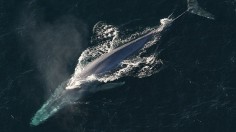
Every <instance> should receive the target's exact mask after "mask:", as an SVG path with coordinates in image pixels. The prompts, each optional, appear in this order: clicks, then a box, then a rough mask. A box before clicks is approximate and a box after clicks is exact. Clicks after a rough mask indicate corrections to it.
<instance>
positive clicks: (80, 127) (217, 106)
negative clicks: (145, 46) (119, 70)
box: [0, 0, 236, 132]
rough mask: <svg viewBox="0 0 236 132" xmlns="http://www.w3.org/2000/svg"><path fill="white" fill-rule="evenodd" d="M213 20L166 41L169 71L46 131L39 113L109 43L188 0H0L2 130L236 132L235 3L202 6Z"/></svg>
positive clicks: (85, 104)
mask: <svg viewBox="0 0 236 132" xmlns="http://www.w3.org/2000/svg"><path fill="white" fill-rule="evenodd" d="M198 2H199V4H200V5H201V7H202V8H204V9H206V10H207V11H209V12H211V13H212V14H213V15H214V16H215V20H210V19H206V18H202V17H199V16H196V15H193V14H189V13H188V14H185V15H184V16H183V17H181V18H179V19H178V20H177V21H175V23H174V24H173V25H172V26H170V27H169V28H168V30H167V31H166V32H165V33H164V34H162V36H161V39H160V41H158V42H157V44H156V45H158V51H159V54H158V57H159V59H160V60H162V62H163V65H164V68H163V69H162V70H160V71H159V72H158V73H155V74H153V75H152V76H149V77H145V78H137V77H132V76H128V77H123V78H120V79H119V80H118V81H125V82H126V84H125V85H124V86H122V87H119V88H115V89H111V90H107V91H101V92H98V93H95V94H93V95H90V96H89V97H87V98H86V99H84V100H82V101H80V102H78V103H77V104H74V105H71V106H67V107H65V108H63V109H62V110H60V111H59V112H58V113H56V114H55V115H54V116H52V117H51V118H49V119H48V120H47V121H46V122H44V123H42V124H41V125H39V126H31V125H30V121H31V118H32V117H33V115H34V114H35V112H36V111H37V110H38V109H39V108H40V107H41V106H42V105H43V103H44V102H45V101H46V100H47V99H48V98H49V97H50V95H51V94H52V93H53V91H54V90H55V88H56V87H57V86H58V85H60V84H61V82H63V81H65V80H66V79H68V78H70V77H71V75H72V74H73V72H74V69H75V67H76V65H77V62H78V58H79V57H80V55H81V53H82V52H83V51H84V50H85V49H86V48H88V47H93V46H96V45H97V44H99V43H100V42H101V41H102V40H101V39H98V38H94V37H95V35H94V32H93V30H94V25H96V24H97V23H98V22H102V23H105V24H107V25H112V27H116V28H117V29H119V33H120V36H122V37H123V38H125V37H127V36H130V35H131V34H132V33H135V32H142V31H143V30H145V29H147V28H152V27H154V26H157V25H160V19H162V18H165V17H168V16H169V15H171V14H172V13H173V15H172V16H173V17H175V16H178V15H179V14H181V13H182V12H183V11H185V10H186V9H187V7H186V0H146V1H145V0H60V1H59V0H0V132H235V131H236V1H235V0H198Z"/></svg>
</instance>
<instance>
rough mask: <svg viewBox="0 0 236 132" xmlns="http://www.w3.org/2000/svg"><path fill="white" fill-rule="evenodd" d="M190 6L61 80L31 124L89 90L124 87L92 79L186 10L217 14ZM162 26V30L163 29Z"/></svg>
mask: <svg viewBox="0 0 236 132" xmlns="http://www.w3.org/2000/svg"><path fill="white" fill-rule="evenodd" d="M187 5H188V8H187V10H186V11H184V12H183V13H182V14H180V15H179V16H177V17H175V18H173V19H170V18H164V19H161V20H160V23H161V25H160V26H159V28H157V30H152V31H150V32H148V33H146V34H144V35H143V36H141V37H139V38H136V39H134V40H132V41H130V42H128V43H126V44H123V45H122V46H120V47H117V48H115V49H113V50H111V51H110V52H108V53H105V54H103V55H101V56H100V57H98V58H97V59H95V60H93V61H92V62H90V63H89V64H87V65H86V66H85V67H84V68H83V69H82V70H81V72H80V73H79V74H78V75H77V76H76V80H77V81H73V80H74V79H68V80H66V81H64V82H62V83H61V85H59V86H58V88H56V89H55V91H54V93H53V94H52V95H51V96H50V98H49V99H48V100H47V101H46V102H45V103H44V104H43V106H42V107H41V108H40V109H39V110H38V111H37V112H36V113H35V114H34V116H33V117H32V119H31V122H30V125H32V126H37V125H39V124H41V123H43V122H45V121H46V120H47V119H48V118H49V117H51V116H53V115H54V114H55V113H57V112H58V111H59V110H60V109H62V108H64V107H65V106H67V105H71V104H76V102H77V101H78V100H80V99H82V98H84V97H86V96H87V95H88V94H91V93H95V92H98V91H102V90H108V89H112V88H116V87H120V86H122V85H124V84H125V82H109V83H101V82H99V81H98V80H96V79H95V80H91V79H88V78H90V77H93V76H96V77H101V76H104V75H105V74H107V73H110V72H114V71H115V70H116V68H117V67H119V66H120V64H121V62H122V61H123V60H124V59H126V58H129V57H131V56H133V55H135V54H136V53H138V51H139V50H140V49H142V48H143V47H144V46H145V44H146V43H148V42H149V41H150V40H152V39H153V38H154V37H155V34H157V33H160V32H161V31H164V30H165V29H166V28H168V27H170V25H172V23H173V22H174V21H176V20H177V19H178V18H180V17H182V16H183V15H184V14H186V13H190V14H195V15H198V16H201V17H205V18H208V19H214V16H213V15H212V14H211V13H209V12H207V11H205V10H204V9H203V8H201V7H200V6H199V4H198V2H197V0H187ZM160 29H161V30H160Z"/></svg>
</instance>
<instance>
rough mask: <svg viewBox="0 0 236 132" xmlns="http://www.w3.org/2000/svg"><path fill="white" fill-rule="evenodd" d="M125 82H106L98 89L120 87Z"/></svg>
mask: <svg viewBox="0 0 236 132" xmlns="http://www.w3.org/2000/svg"><path fill="white" fill-rule="evenodd" d="M124 84H125V82H117V83H106V84H103V85H101V86H99V87H98V88H97V91H103V90H108V89H112V88H116V87H120V86H122V85H124Z"/></svg>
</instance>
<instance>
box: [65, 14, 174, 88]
mask: <svg viewBox="0 0 236 132" xmlns="http://www.w3.org/2000/svg"><path fill="white" fill-rule="evenodd" d="M171 22H172V19H169V18H164V19H161V20H160V23H161V25H160V26H157V27H153V28H146V29H144V30H143V31H140V32H136V33H134V34H132V35H130V36H125V37H120V35H119V32H120V31H119V28H116V27H115V26H113V25H108V24H106V23H103V22H98V23H97V24H96V25H95V26H94V28H93V32H94V36H93V37H92V39H91V43H94V42H96V43H98V45H96V46H94V47H89V48H88V49H86V50H85V51H84V52H83V53H82V54H81V56H80V57H79V60H78V64H77V66H76V68H75V72H74V74H73V76H72V77H71V79H70V81H69V82H70V83H69V84H67V86H68V87H73V86H71V85H76V84H77V85H78V84H80V83H81V80H79V79H78V78H79V77H78V76H79V74H80V72H81V71H82V70H83V68H84V67H85V66H86V65H87V64H88V63H90V62H92V61H93V60H95V59H96V58H98V57H99V56H101V55H103V54H106V53H109V52H110V51H112V50H113V49H115V48H117V47H120V46H122V45H124V44H126V43H128V42H130V41H132V40H134V39H137V38H139V37H141V36H143V35H145V34H146V33H149V32H154V37H153V39H152V40H150V41H149V42H148V43H147V44H145V46H144V47H143V48H142V49H141V50H140V51H139V52H138V53H137V54H135V55H134V56H131V57H129V58H127V59H125V60H123V61H122V62H121V64H120V66H119V67H117V68H116V70H115V71H111V72H110V73H108V74H105V75H103V76H102V77H99V78H98V77H96V76H92V77H90V76H89V77H88V78H87V79H86V81H88V80H92V81H93V80H98V81H100V82H105V83H107V82H111V81H114V80H117V79H119V78H122V77H126V76H133V77H138V78H143V77H148V76H151V75H153V74H155V73H157V72H159V71H160V69H161V67H162V65H163V63H162V60H161V59H159V58H158V53H157V51H156V50H153V51H148V50H150V49H151V48H153V45H155V44H156V43H157V42H158V40H160V38H161V32H162V31H163V30H164V29H165V28H166V27H168V26H169V25H170V24H171Z"/></svg>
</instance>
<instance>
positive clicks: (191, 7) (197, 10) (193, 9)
mask: <svg viewBox="0 0 236 132" xmlns="http://www.w3.org/2000/svg"><path fill="white" fill-rule="evenodd" d="M187 4H188V9H187V11H188V12H190V13H192V14H196V15H198V16H202V17H205V18H208V19H212V20H214V19H215V18H214V15H212V14H211V13H209V12H207V11H206V10H204V9H203V8H201V7H200V6H199V4H198V2H197V0H187Z"/></svg>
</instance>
